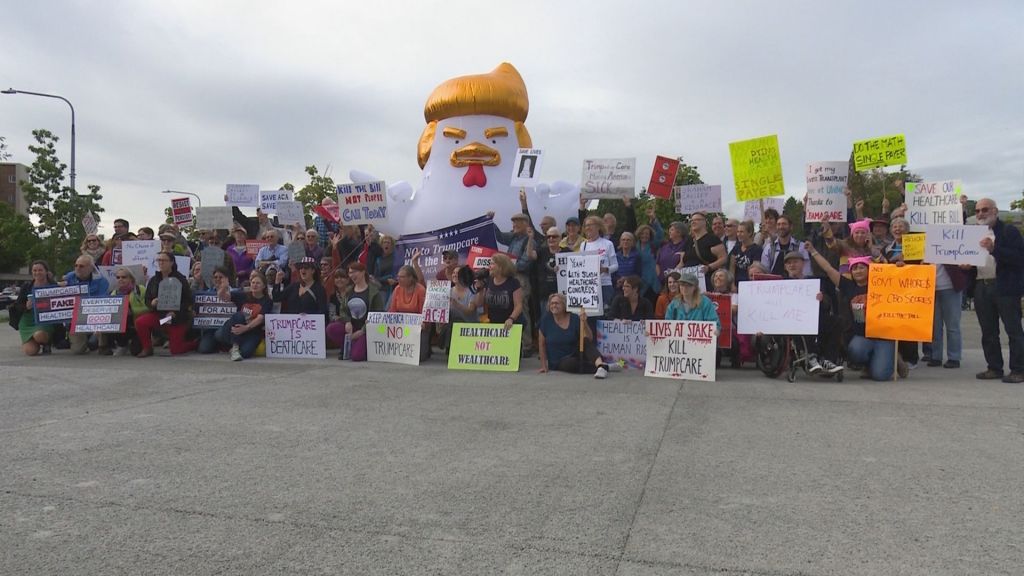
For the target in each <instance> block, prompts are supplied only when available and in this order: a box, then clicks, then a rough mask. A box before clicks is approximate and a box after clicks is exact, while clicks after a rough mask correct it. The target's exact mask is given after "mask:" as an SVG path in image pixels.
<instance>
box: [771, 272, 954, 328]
mask: <svg viewBox="0 0 1024 576" xmlns="http://www.w3.org/2000/svg"><path fill="white" fill-rule="evenodd" d="M782 283H783V282H771V284H782ZM864 313H865V322H864V335H865V336H866V337H868V338H882V339H885V340H901V341H907V342H931V340H932V321H933V317H934V313H935V267H934V266H932V265H931V264H916V265H909V266H897V265H895V264H872V265H871V270H870V273H869V274H868V294H867V302H866V305H865V309H864Z"/></svg>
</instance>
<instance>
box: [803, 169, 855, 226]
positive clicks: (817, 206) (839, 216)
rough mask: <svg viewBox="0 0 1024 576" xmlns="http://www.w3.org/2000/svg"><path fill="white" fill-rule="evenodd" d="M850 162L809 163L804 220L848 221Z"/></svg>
mask: <svg viewBox="0 0 1024 576" xmlns="http://www.w3.org/2000/svg"><path fill="white" fill-rule="evenodd" d="M849 177H850V163H849V162H813V163H811V164H808V165H807V204H806V205H805V206H804V222H821V220H822V218H825V217H826V216H827V217H828V219H829V220H830V221H832V222H846V192H845V190H846V181H847V180H848V179H849Z"/></svg>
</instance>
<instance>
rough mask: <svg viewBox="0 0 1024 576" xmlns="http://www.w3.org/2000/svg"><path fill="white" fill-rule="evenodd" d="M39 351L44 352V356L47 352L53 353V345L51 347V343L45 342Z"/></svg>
mask: <svg viewBox="0 0 1024 576" xmlns="http://www.w3.org/2000/svg"><path fill="white" fill-rule="evenodd" d="M39 353H40V354H42V355H43V356H46V355H47V354H52V353H53V347H51V346H50V345H49V344H43V346H42V347H41V348H40V349H39Z"/></svg>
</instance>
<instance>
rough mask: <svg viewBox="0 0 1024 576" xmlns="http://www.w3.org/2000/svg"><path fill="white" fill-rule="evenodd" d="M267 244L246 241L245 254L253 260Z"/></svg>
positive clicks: (259, 241)
mask: <svg viewBox="0 0 1024 576" xmlns="http://www.w3.org/2000/svg"><path fill="white" fill-rule="evenodd" d="M266 245H267V243H266V242H264V241H263V240H246V241H245V253H246V254H248V255H249V256H252V257H253V258H255V257H256V255H257V254H259V253H260V248H263V247H264V246H266Z"/></svg>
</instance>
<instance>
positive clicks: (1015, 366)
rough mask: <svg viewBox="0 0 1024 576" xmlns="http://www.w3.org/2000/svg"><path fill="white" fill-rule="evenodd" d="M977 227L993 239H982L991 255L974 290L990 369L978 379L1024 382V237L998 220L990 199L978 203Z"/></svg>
mask: <svg viewBox="0 0 1024 576" xmlns="http://www.w3.org/2000/svg"><path fill="white" fill-rule="evenodd" d="M974 212H975V217H976V218H977V219H978V224H982V225H984V226H988V227H989V228H990V229H991V230H992V234H993V236H994V238H992V237H986V238H982V240H981V242H980V244H981V247H982V248H983V249H984V250H985V251H987V252H988V253H989V257H988V262H987V263H986V264H985V266H981V267H979V268H978V282H977V285H976V286H975V288H974V308H975V310H976V311H977V313H978V324H979V325H981V348H982V350H983V351H984V353H985V363H986V364H987V369H986V370H985V371H984V372H981V373H979V374H978V379H979V380H995V379H996V378H1001V379H1002V380H1003V382H1006V383H1007V384H1021V383H1024V331H1022V329H1021V324H1020V322H1021V308H1020V298H1021V295H1022V293H1024V238H1022V237H1021V234H1020V231H1019V230H1017V228H1016V227H1014V226H1013V225H1012V224H1007V223H1005V222H1003V221H1002V220H1000V219H999V208H998V207H997V206H996V203H995V201H993V200H992V199H990V198H982V199H981V200H978V202H977V203H976V204H975V207H974ZM1000 321H1002V323H1003V329H1004V330H1006V337H1007V339H1008V340H1009V341H1010V373H1009V374H1007V375H1005V376H1004V375H1003V349H1002V344H1001V343H1000V342H999V322H1000Z"/></svg>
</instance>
